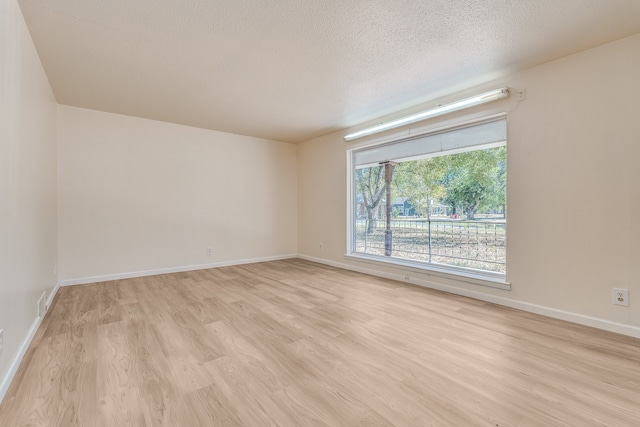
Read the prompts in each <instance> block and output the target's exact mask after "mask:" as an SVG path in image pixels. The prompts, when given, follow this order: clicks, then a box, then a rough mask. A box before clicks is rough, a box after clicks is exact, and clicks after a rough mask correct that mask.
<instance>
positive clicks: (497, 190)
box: [444, 147, 507, 219]
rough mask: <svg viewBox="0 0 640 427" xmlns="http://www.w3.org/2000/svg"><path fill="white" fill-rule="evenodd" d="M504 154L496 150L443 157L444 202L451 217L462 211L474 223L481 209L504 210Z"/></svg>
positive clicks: (503, 148) (500, 150) (501, 150)
mask: <svg viewBox="0 0 640 427" xmlns="http://www.w3.org/2000/svg"><path fill="white" fill-rule="evenodd" d="M506 153H507V152H506V148H505V147H497V148H490V149H486V150H478V151H470V152H466V153H460V154H454V155H452V156H447V157H445V159H446V160H447V162H448V171H447V173H446V175H445V179H444V185H445V187H446V196H445V198H444V202H445V203H447V204H448V205H450V206H451V208H452V210H453V212H454V213H456V212H458V211H462V212H463V213H464V214H465V215H466V216H467V218H468V219H475V215H476V213H477V212H478V210H479V209H480V208H482V209H483V210H487V209H491V208H497V207H501V206H504V204H505V188H506Z"/></svg>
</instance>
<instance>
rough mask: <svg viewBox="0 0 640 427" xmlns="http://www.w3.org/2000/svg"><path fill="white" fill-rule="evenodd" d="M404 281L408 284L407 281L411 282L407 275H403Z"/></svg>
mask: <svg viewBox="0 0 640 427" xmlns="http://www.w3.org/2000/svg"><path fill="white" fill-rule="evenodd" d="M404 280H405V281H407V282H408V281H409V280H411V278H410V277H409V275H408V274H405V275H404Z"/></svg>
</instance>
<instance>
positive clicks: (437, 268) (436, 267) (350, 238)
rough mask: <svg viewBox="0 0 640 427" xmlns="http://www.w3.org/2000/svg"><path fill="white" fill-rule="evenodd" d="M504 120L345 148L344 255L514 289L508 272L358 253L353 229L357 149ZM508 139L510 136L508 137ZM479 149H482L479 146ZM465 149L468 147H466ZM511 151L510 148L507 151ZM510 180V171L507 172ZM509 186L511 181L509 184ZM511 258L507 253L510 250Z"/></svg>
mask: <svg viewBox="0 0 640 427" xmlns="http://www.w3.org/2000/svg"><path fill="white" fill-rule="evenodd" d="M500 119H504V120H506V114H505V113H500V114H495V115H491V116H487V117H483V118H480V119H475V120H469V121H464V122H459V123H455V124H449V125H447V126H442V127H437V128H431V129H422V130H421V131H420V132H416V133H412V134H410V135H407V134H406V133H396V134H392V135H389V136H386V137H384V138H378V139H376V140H372V141H371V140H370V141H365V142H364V143H361V144H357V145H354V146H352V147H350V148H348V149H347V150H346V165H347V168H346V169H347V174H346V175H347V182H346V184H347V192H346V193H347V221H346V223H347V224H346V225H347V230H346V231H347V242H346V254H345V255H344V257H345V258H346V259H350V260H354V261H359V262H364V263H368V264H374V265H376V266H379V267H384V266H387V267H388V266H395V267H401V268H402V270H403V272H407V273H409V272H411V273H419V274H424V275H427V276H435V277H439V278H444V279H451V280H455V281H459V282H465V283H470V284H474V285H480V286H488V287H492V288H498V289H503V290H511V283H509V282H508V281H507V273H497V272H490V271H479V270H472V269H466V268H459V267H454V266H447V265H441V264H429V263H425V262H420V261H412V260H406V259H401V258H395V257H393V258H391V257H385V256H380V255H373V254H362V253H358V252H355V248H354V244H355V234H354V233H355V228H354V218H355V212H354V203H353V200H354V196H355V177H354V173H353V171H354V155H355V153H356V152H359V151H362V150H365V149H370V148H374V147H376V146H382V145H385V144H391V143H394V142H399V141H401V140H403V139H407V138H408V137H419V136H428V135H430V134H437V133H442V132H447V131H450V130H453V129H455V128H461V127H467V126H473V125H476V124H481V123H484V122H490V121H495V120H500ZM507 140H508V136H507ZM506 145H508V142H507V144H506ZM478 149H482V148H481V147H478ZM465 151H466V150H465ZM507 151H508V150H507ZM455 152H456V150H451V151H447V153H448V154H454V153H455ZM507 180H508V174H507ZM507 187H508V184H507ZM506 226H507V236H506V238H507V247H508V241H509V232H508V221H507V225H506ZM507 258H508V252H507Z"/></svg>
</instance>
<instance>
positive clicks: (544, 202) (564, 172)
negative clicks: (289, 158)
mask: <svg viewBox="0 0 640 427" xmlns="http://www.w3.org/2000/svg"><path fill="white" fill-rule="evenodd" d="M638 76H640V35H637V36H634V37H631V38H628V39H624V40H621V41H618V42H615V43H612V44H609V45H605V46H602V47H599V48H596V49H592V50H589V51H586V52H583V53H580V54H577V55H574V56H571V57H567V58H564V59H562V60H559V61H555V62H552V63H548V64H545V65H543V66H539V67H536V68H533V69H530V70H528V71H526V72H523V73H519V74H517V75H513V76H510V77H508V78H504V79H501V80H499V81H494V82H491V83H490V84H487V85H484V86H483V87H481V88H475V89H474V90H471V91H469V93H473V92H477V91H479V90H483V89H492V88H495V87H499V86H504V85H508V86H510V87H513V88H518V89H525V90H526V92H525V93H526V99H525V100H524V101H521V102H518V101H517V99H515V97H514V96H512V97H511V98H510V99H509V100H507V101H503V102H500V103H495V104H488V105H486V106H484V107H476V108H475V109H473V110H471V111H468V112H464V113H459V114H458V116H457V117H456V116H452V117H447V118H443V119H440V120H433V121H431V122H425V123H421V124H419V125H415V126H414V129H413V130H414V131H415V130H416V129H415V128H420V129H422V130H428V129H429V128H435V127H438V126H441V125H444V124H447V123H448V124H451V123H453V122H454V121H455V120H466V119H472V118H474V117H479V116H482V115H486V114H491V113H498V112H501V111H503V112H507V114H508V212H509V225H508V235H509V237H508V251H507V256H508V272H507V278H508V280H509V281H510V282H511V283H512V290H511V291H504V290H498V289H492V288H486V287H482V286H478V285H472V284H466V283H462V282H457V281H452V280H445V279H441V278H438V277H434V276H427V275H425V274H418V273H415V272H413V271H411V277H412V278H415V280H418V281H428V282H430V284H429V285H430V286H434V287H440V288H442V289H449V290H452V291H455V292H458V293H461V294H467V295H473V296H476V297H480V298H483V299H487V300H491V301H497V302H502V303H508V304H510V305H512V306H516V307H523V308H527V309H530V310H533V311H539V312H545V313H549V312H551V313H550V314H554V315H557V316H558V317H566V318H572V319H574V320H575V316H568V317H567V316H563V313H564V312H569V313H570V314H576V315H578V316H580V317H582V319H581V321H582V322H583V323H590V322H591V320H592V318H595V319H600V320H604V321H606V322H613V323H617V324H622V325H629V326H632V327H640V249H639V248H640V225H639V224H640V166H639V162H640V120H639V118H640V107H638V105H639V104H638V100H639V99H640V83H639V82H640V80H639V79H638ZM460 95H466V93H465V94H460ZM453 98H455V97H453ZM409 130H411V129H401V130H399V131H395V133H396V134H397V135H404V134H406V133H407V132H408V131H409ZM346 133H347V131H344V132H337V133H334V134H331V135H328V136H325V137H321V138H317V139H314V140H311V141H308V142H305V143H303V144H302V145H300V149H299V153H298V159H299V162H298V168H299V194H298V197H299V205H298V215H299V216H298V221H299V232H298V249H299V253H300V254H302V255H304V256H307V257H312V258H317V259H321V260H324V261H326V262H331V263H334V264H341V265H347V266H350V267H351V268H359V269H369V270H373V271H376V272H378V273H380V274H387V275H392V276H393V275H400V276H401V277H404V270H403V269H402V268H400V267H397V268H394V267H382V266H379V265H375V264H370V263H363V262H358V261H355V260H352V259H347V258H345V257H344V253H345V250H346V249H345V240H346V214H345V212H346V193H345V183H346V154H345V152H346V150H347V149H348V148H350V147H353V146H354V145H355V144H353V143H345V142H344V141H343V140H342V137H343V135H345V134H346ZM390 133H393V132H390ZM383 137H384V136H383ZM383 137H376V138H383ZM363 143H367V141H366V140H365V141H360V142H357V143H356V144H363ZM321 242H322V243H323V244H324V250H323V251H321V250H320V247H319V243H321ZM412 280H413V279H412ZM614 286H615V287H622V288H628V289H629V291H630V301H631V305H630V307H619V306H613V305H612V303H611V288H612V287H614ZM549 309H550V310H549ZM594 324H595V323H594ZM599 326H602V324H601V323H599ZM614 326H615V325H614ZM612 329H614V330H615V329H616V327H613V328H612ZM618 329H620V328H618ZM622 329H624V328H622ZM631 329H633V328H631ZM638 331H640V329H636V332H632V333H637V332H638ZM625 332H629V331H625Z"/></svg>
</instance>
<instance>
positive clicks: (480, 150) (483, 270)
mask: <svg viewBox="0 0 640 427" xmlns="http://www.w3.org/2000/svg"><path fill="white" fill-rule="evenodd" d="M350 159H351V164H352V173H351V178H352V179H351V183H350V185H351V191H350V194H351V195H352V201H351V227H350V230H351V233H350V234H351V236H350V239H351V241H350V242H349V253H350V254H352V255H357V256H362V257H366V258H371V259H376V260H380V261H391V262H396V263H397V262H398V261H401V262H402V261H407V262H409V263H411V264H412V265H415V266H422V267H424V268H433V269H439V270H444V271H446V272H452V273H456V272H459V273H463V272H464V273H466V274H469V273H471V274H475V275H478V276H488V277H492V278H504V276H505V273H506V242H507V235H506V225H507V211H506V178H507V139H506V120H505V119H503V118H502V119H499V120H492V121H488V122H482V123H476V124H473V125H470V126H464V127H459V128H453V129H448V130H446V131H443V132H438V133H434V134H428V135H423V136H420V137H415V138H411V139H404V140H400V141H394V142H391V143H387V144H383V145H376V146H373V147H367V148H363V149H355V150H352V151H351V152H350Z"/></svg>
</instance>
